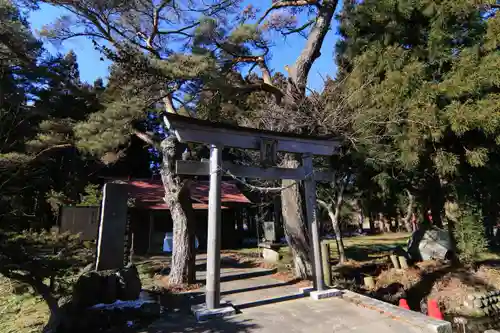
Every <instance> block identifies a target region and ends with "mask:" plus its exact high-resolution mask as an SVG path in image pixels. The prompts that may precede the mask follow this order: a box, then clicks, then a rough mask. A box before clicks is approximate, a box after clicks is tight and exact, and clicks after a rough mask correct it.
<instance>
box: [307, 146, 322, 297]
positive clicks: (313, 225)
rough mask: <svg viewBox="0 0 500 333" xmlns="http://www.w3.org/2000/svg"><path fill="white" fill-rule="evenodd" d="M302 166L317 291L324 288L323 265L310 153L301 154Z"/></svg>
mask: <svg viewBox="0 0 500 333" xmlns="http://www.w3.org/2000/svg"><path fill="white" fill-rule="evenodd" d="M302 166H303V168H304V173H305V174H306V176H307V177H306V179H305V180H304V191H305V197H306V216H307V222H308V224H309V230H310V233H311V240H312V245H313V255H314V275H315V279H314V282H315V286H314V287H315V288H316V290H318V291H321V290H323V289H324V284H323V269H322V268H323V267H322V265H321V249H320V242H319V228H318V216H317V212H316V181H315V180H314V177H313V171H314V168H313V161H312V155H311V154H303V155H302Z"/></svg>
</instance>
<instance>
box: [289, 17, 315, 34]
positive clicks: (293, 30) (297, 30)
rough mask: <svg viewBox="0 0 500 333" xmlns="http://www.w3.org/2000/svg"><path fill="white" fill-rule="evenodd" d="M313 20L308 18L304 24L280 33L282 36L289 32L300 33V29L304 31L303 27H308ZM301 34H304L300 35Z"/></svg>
mask: <svg viewBox="0 0 500 333" xmlns="http://www.w3.org/2000/svg"><path fill="white" fill-rule="evenodd" d="M314 21H315V20H309V21H308V22H306V23H305V24H303V25H301V26H300V27H298V28H295V29H289V30H288V31H287V32H282V33H281V34H282V35H284V36H288V35H291V34H295V33H300V32H302V31H304V30H305V29H307V28H308V27H310V26H311V25H313V24H314ZM301 36H304V35H301Z"/></svg>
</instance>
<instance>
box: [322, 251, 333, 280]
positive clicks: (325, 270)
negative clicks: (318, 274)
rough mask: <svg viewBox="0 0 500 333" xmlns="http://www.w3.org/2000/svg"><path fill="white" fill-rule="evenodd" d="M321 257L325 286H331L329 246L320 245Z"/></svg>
mask: <svg viewBox="0 0 500 333" xmlns="http://www.w3.org/2000/svg"><path fill="white" fill-rule="evenodd" d="M321 256H322V259H323V273H324V274H325V277H324V279H325V284H326V285H327V286H331V285H332V266H331V265H330V244H328V243H327V242H323V243H321Z"/></svg>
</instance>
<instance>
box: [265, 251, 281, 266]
mask: <svg viewBox="0 0 500 333" xmlns="http://www.w3.org/2000/svg"><path fill="white" fill-rule="evenodd" d="M262 257H263V258H264V261H267V262H270V263H276V262H278V261H279V260H280V254H279V252H278V251H275V250H273V249H268V248H263V249H262Z"/></svg>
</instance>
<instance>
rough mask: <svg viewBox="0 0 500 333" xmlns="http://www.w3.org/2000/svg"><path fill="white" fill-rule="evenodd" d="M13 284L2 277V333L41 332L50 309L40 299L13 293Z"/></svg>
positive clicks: (0, 319)
mask: <svg viewBox="0 0 500 333" xmlns="http://www.w3.org/2000/svg"><path fill="white" fill-rule="evenodd" d="M11 287H12V285H11V282H10V281H9V280H7V279H5V278H3V277H1V276H0V323H1V324H0V333H31V332H40V331H41V330H42V328H43V326H44V325H45V324H46V323H47V319H48V318H49V309H48V307H47V305H46V304H45V302H44V301H43V300H42V299H41V298H40V297H35V296H33V295H32V294H29V293H25V294H22V295H15V294H13V293H12V292H11Z"/></svg>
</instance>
